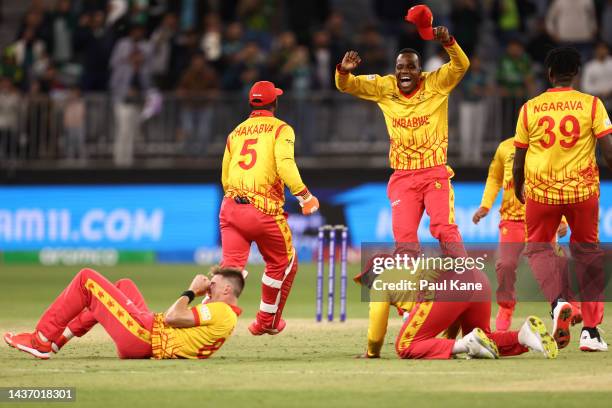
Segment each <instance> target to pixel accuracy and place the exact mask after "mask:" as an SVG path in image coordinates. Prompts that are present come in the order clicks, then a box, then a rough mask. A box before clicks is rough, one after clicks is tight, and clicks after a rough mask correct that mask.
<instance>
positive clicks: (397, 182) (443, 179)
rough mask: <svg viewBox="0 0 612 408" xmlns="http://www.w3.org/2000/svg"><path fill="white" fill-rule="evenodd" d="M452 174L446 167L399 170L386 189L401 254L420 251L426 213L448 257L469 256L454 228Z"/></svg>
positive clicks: (394, 233) (457, 231)
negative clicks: (421, 233) (424, 213)
mask: <svg viewBox="0 0 612 408" xmlns="http://www.w3.org/2000/svg"><path fill="white" fill-rule="evenodd" d="M452 176H453V172H452V170H451V169H450V168H449V167H447V166H444V165H440V166H435V167H429V168H426V169H420V170H396V171H395V172H394V173H393V175H392V176H391V178H390V179H389V184H388V186H387V196H388V197H389V201H390V202H391V217H392V223H393V237H394V239H395V242H397V243H398V244H399V245H400V248H399V250H400V251H402V252H405V253H406V252H408V253H416V252H418V251H419V246H418V242H419V238H418V235H417V230H418V228H419V223H420V222H421V218H422V217H423V211H426V212H427V215H429V219H430V223H429V230H430V231H431V235H432V236H433V237H434V238H436V239H437V240H438V241H440V247H441V248H442V251H443V252H444V254H445V255H448V256H453V257H465V256H467V254H466V252H465V248H464V247H463V244H462V243H461V242H462V239H461V234H460V233H459V228H457V225H456V224H455V196H454V192H453V187H452V185H451V182H450V179H451V177H452Z"/></svg>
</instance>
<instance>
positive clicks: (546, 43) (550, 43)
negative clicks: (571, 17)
mask: <svg viewBox="0 0 612 408" xmlns="http://www.w3.org/2000/svg"><path fill="white" fill-rule="evenodd" d="M534 30H535V31H534V34H533V35H532V37H531V39H530V40H529V42H528V43H527V52H528V53H529V56H530V57H531V58H532V59H533V60H534V61H535V62H537V63H538V64H539V65H540V66H541V67H544V60H545V59H546V54H548V51H550V50H552V49H553V48H555V46H556V44H555V40H554V39H553V38H552V37H551V36H550V35H549V34H548V31H546V20H545V19H544V18H542V17H540V18H538V19H537V20H536V21H535V24H534Z"/></svg>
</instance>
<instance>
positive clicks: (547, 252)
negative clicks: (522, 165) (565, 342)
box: [525, 195, 605, 327]
mask: <svg viewBox="0 0 612 408" xmlns="http://www.w3.org/2000/svg"><path fill="white" fill-rule="evenodd" d="M525 211H526V217H525V220H526V223H527V240H528V246H527V256H528V259H529V265H530V266H531V270H532V271H533V273H534V275H535V278H536V280H537V281H538V283H539V285H540V288H541V289H542V292H543V293H544V295H545V296H546V298H547V299H548V301H550V302H553V301H554V300H555V299H557V298H558V297H559V296H564V295H565V294H564V285H565V282H566V276H563V275H560V274H559V270H560V268H558V267H554V266H553V267H552V268H551V266H552V265H553V264H556V263H557V262H559V261H558V257H557V256H556V255H555V254H554V248H553V246H552V244H551V241H552V240H553V238H554V236H555V233H556V231H557V227H558V225H559V222H561V217H562V216H565V218H566V219H567V223H568V225H569V228H570V231H571V235H570V251H571V253H572V256H573V258H574V260H575V262H576V276H577V278H578V279H577V280H578V286H579V288H580V299H581V300H582V302H581V303H582V304H581V306H582V318H583V320H584V323H583V324H584V326H585V327H596V326H597V325H599V324H600V323H601V322H602V321H603V314H604V304H603V302H602V300H603V293H602V291H603V288H604V287H605V282H604V272H603V250H602V249H601V248H600V246H599V237H598V222H599V197H598V196H597V195H594V196H592V197H590V198H588V199H587V200H584V201H581V202H578V203H573V204H559V205H551V204H541V203H538V202H536V201H534V200H531V199H529V198H528V199H527V201H526V207H525Z"/></svg>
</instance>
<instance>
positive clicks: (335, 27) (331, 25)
mask: <svg viewBox="0 0 612 408" xmlns="http://www.w3.org/2000/svg"><path fill="white" fill-rule="evenodd" d="M325 29H326V30H327V32H328V33H329V49H330V50H331V54H332V61H334V63H335V64H339V63H340V61H342V57H344V54H345V53H346V52H347V51H349V50H350V49H351V48H352V44H351V41H350V40H349V38H348V35H347V33H346V28H345V26H344V17H343V16H342V14H340V13H338V12H332V13H331V14H330V15H329V17H328V18H327V21H326V22H325Z"/></svg>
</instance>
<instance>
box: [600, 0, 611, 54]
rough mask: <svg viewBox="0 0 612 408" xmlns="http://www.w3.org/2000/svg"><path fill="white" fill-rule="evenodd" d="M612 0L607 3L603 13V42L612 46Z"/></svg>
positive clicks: (601, 25)
mask: <svg viewBox="0 0 612 408" xmlns="http://www.w3.org/2000/svg"><path fill="white" fill-rule="evenodd" d="M610 21H612V0H608V1H606V4H605V5H604V9H603V11H602V13H601V24H600V27H601V40H602V41H604V42H605V43H606V44H609V45H610V44H612V24H610Z"/></svg>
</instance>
